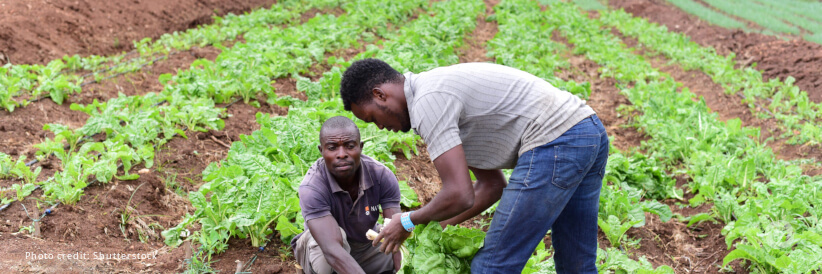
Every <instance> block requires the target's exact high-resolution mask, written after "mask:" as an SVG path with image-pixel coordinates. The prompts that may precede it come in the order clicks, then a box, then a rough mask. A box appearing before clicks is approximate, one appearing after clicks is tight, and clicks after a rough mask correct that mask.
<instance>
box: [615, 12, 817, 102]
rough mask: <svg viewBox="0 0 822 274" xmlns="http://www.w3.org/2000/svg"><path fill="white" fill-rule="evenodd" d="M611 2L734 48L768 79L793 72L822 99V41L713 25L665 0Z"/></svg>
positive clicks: (705, 42)
mask: <svg viewBox="0 0 822 274" xmlns="http://www.w3.org/2000/svg"><path fill="white" fill-rule="evenodd" d="M608 4H609V5H611V7H613V8H616V9H620V8H622V9H625V11H626V12H629V13H631V14H633V15H634V16H640V17H644V18H647V19H648V20H650V21H651V22H654V23H657V24H661V25H665V26H667V27H668V29H669V30H671V31H676V32H681V33H684V34H687V35H688V36H690V37H691V41H694V42H696V43H698V44H700V45H702V46H710V47H714V48H716V49H717V52H719V53H720V54H725V55H726V54H730V53H732V52H734V53H736V60H737V62H739V63H741V64H752V63H756V64H757V66H756V68H757V69H758V70H760V71H763V76H764V77H765V80H769V79H772V78H779V79H781V80H784V79H785V78H786V77H788V76H793V77H794V78H796V83H795V84H796V85H797V86H799V87H800V88H801V89H802V90H804V91H807V93H808V97H810V99H811V100H812V101H814V102H817V103H819V102H822V74H820V73H819V71H820V70H822V45H819V44H815V43H811V42H807V41H804V40H792V41H784V40H781V39H779V38H776V37H773V36H767V35H763V34H759V33H745V32H743V31H741V30H729V29H725V28H722V27H717V26H713V25H710V24H708V23H706V22H704V21H702V20H700V19H699V18H698V17H696V16H694V15H690V14H688V13H686V12H684V11H682V10H680V9H678V8H676V7H675V6H673V5H670V4H668V3H666V2H665V1H663V0H612V1H608Z"/></svg>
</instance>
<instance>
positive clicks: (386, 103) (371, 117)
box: [351, 84, 411, 132]
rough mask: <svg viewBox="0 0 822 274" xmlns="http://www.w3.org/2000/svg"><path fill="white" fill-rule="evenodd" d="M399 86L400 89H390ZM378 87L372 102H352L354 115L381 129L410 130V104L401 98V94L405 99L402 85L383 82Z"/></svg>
mask: <svg viewBox="0 0 822 274" xmlns="http://www.w3.org/2000/svg"><path fill="white" fill-rule="evenodd" d="M398 87H399V88H400V90H395V91H393V92H392V91H389V89H392V88H393V89H396V88H398ZM376 89H377V90H378V91H375V95H374V97H373V98H372V100H371V102H367V103H363V104H359V105H358V104H351V112H352V113H354V116H357V118H359V119H360V120H363V121H365V122H368V123H374V124H376V125H377V127H379V128H380V129H386V130H391V131H394V132H397V131H402V132H408V131H409V130H411V118H409V115H408V105H407V104H406V103H405V100H400V98H399V96H403V97H402V99H405V97H404V96H405V94H404V93H403V92H402V86H401V85H391V86H388V85H386V84H383V85H380V86H377V88H376ZM383 90H385V91H383ZM392 95H393V96H392Z"/></svg>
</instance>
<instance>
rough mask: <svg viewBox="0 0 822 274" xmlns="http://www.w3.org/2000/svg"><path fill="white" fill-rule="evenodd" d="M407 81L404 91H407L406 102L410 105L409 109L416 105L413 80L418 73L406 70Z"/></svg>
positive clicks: (404, 84)
mask: <svg viewBox="0 0 822 274" xmlns="http://www.w3.org/2000/svg"><path fill="white" fill-rule="evenodd" d="M404 76H405V82H404V83H403V92H404V93H405V103H406V104H407V105H408V109H411V106H413V105H414V89H413V85H411V82H412V81H414V78H416V75H414V73H413V72H410V71H409V72H406V73H405V74H404Z"/></svg>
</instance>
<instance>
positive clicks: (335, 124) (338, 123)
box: [320, 116, 360, 145]
mask: <svg viewBox="0 0 822 274" xmlns="http://www.w3.org/2000/svg"><path fill="white" fill-rule="evenodd" d="M335 129H344V130H350V131H352V132H354V133H356V135H357V137H356V138H357V142H359V141H360V128H358V127H357V124H355V123H354V121H351V119H348V117H345V116H334V117H331V118H328V120H325V122H323V125H322V127H320V144H321V145H322V142H323V137H324V136H325V135H326V134H328V131H331V130H335Z"/></svg>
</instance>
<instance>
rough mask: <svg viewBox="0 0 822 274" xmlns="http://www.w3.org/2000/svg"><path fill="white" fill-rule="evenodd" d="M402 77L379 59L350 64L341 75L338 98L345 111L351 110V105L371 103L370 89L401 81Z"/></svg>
mask: <svg viewBox="0 0 822 274" xmlns="http://www.w3.org/2000/svg"><path fill="white" fill-rule="evenodd" d="M402 79H403V76H402V74H400V73H399V72H398V71H397V70H395V69H394V68H392V67H391V65H389V64H388V63H386V62H383V61H382V60H380V59H373V58H369V59H363V60H359V61H356V62H354V63H353V64H351V67H349V68H348V69H347V70H346V71H345V73H343V77H342V81H341V83H340V97H342V100H343V106H344V108H345V110H348V111H350V110H351V104H352V103H354V104H358V105H359V104H363V103H368V102H371V100H372V97H371V89H373V88H374V87H376V86H378V85H381V84H385V83H389V82H393V83H397V82H399V81H402Z"/></svg>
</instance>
